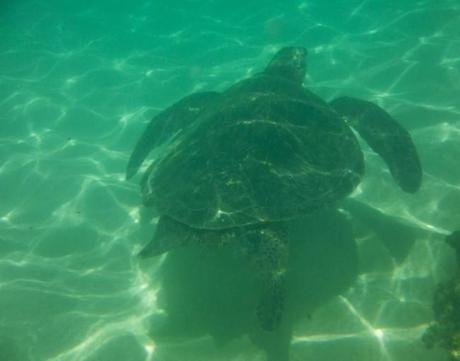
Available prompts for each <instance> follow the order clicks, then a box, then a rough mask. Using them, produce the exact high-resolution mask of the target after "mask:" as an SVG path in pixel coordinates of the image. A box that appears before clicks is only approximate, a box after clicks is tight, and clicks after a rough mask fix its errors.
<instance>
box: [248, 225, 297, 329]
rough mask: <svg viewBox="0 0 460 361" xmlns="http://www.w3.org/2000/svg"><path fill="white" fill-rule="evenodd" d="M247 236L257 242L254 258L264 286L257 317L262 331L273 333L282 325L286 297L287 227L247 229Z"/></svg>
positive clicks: (274, 226) (252, 241) (270, 226)
mask: <svg viewBox="0 0 460 361" xmlns="http://www.w3.org/2000/svg"><path fill="white" fill-rule="evenodd" d="M246 237H247V240H249V241H250V242H251V243H253V244H254V243H255V244H256V250H257V251H256V254H255V255H253V256H254V258H253V261H254V265H255V268H256V274H257V275H258V278H259V280H260V282H261V286H262V288H261V294H260V298H259V303H258V305H257V308H256V316H257V320H258V323H259V326H260V328H261V329H262V330H263V331H267V332H273V331H276V330H278V329H279V327H280V325H281V321H282V316H283V311H284V305H285V298H286V265H287V258H288V244H287V234H286V229H285V228H284V227H283V226H282V225H280V224H271V225H267V226H264V227H262V228H258V229H257V228H256V229H254V230H250V231H248V232H247V233H246Z"/></svg>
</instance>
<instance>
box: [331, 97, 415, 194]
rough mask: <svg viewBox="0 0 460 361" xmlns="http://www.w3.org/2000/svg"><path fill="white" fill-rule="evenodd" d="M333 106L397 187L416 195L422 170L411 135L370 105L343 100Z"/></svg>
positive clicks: (347, 99)
mask: <svg viewBox="0 0 460 361" xmlns="http://www.w3.org/2000/svg"><path fill="white" fill-rule="evenodd" d="M330 105H331V106H332V107H333V108H334V110H335V111H336V112H337V113H338V114H339V115H342V116H344V117H346V118H348V121H349V123H350V125H351V126H352V127H353V128H354V129H356V130H357V131H358V133H359V135H360V136H361V137H363V138H364V140H365V141H366V142H367V144H369V146H370V147H371V148H372V150H373V151H374V152H376V153H378V154H379V155H380V156H381V157H382V158H383V160H384V161H385V163H386V164H387V166H388V168H389V169H390V172H391V175H392V176H393V178H394V179H395V181H396V183H398V185H399V186H400V187H401V189H402V190H403V191H405V192H409V193H414V192H416V191H417V190H418V189H419V188H420V185H421V183H422V166H421V164H420V159H419V157H418V154H417V150H416V148H415V145H414V142H413V141H412V138H411V136H410V134H409V132H408V131H407V130H406V129H404V128H403V127H402V126H401V125H400V124H398V123H397V122H396V120H394V119H393V118H392V117H391V115H390V114H388V113H387V112H386V111H385V110H383V109H382V108H380V107H379V106H377V105H376V104H373V103H371V102H368V101H365V100H361V99H356V98H351V97H340V98H337V99H334V100H333V101H332V102H331V103H330Z"/></svg>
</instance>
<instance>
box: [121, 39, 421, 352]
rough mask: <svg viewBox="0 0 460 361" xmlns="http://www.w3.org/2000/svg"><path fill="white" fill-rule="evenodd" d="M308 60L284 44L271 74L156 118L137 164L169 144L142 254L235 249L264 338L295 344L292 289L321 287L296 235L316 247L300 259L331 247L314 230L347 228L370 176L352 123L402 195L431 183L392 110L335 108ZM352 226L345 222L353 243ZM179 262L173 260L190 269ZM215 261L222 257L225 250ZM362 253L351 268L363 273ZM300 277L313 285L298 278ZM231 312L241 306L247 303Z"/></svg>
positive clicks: (149, 199)
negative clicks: (353, 199) (347, 212)
mask: <svg viewBox="0 0 460 361" xmlns="http://www.w3.org/2000/svg"><path fill="white" fill-rule="evenodd" d="M306 57H307V51H306V50H305V49H304V48H300V47H286V48H282V49H281V50H279V51H278V52H277V53H276V54H275V55H274V56H273V58H272V59H271V61H270V62H269V63H268V65H267V67H266V68H265V69H264V70H263V71H262V72H260V73H257V74H255V75H253V76H252V77H250V78H248V79H245V80H242V81H240V82H237V83H236V84H234V85H233V86H231V87H230V88H229V89H227V90H226V91H224V92H222V93H217V92H203V93H196V94H192V95H190V96H188V97H185V98H183V99H181V100H179V101H178V102H177V103H175V104H173V105H172V106H171V107H169V108H167V109H166V110H164V111H163V112H161V113H160V114H158V115H157V116H156V117H155V118H154V119H153V120H152V122H151V123H150V124H149V125H148V127H147V129H146V130H145V132H144V133H143V135H142V136H141V138H140V139H139V141H138V143H137V144H136V146H135V148H134V151H133V153H132V155H131V158H130V160H129V163H128V167H127V178H130V177H132V176H133V175H134V174H136V172H137V171H138V169H139V167H140V166H141V164H142V163H143V161H144V160H145V158H146V157H147V155H148V154H149V153H150V151H152V150H153V149H155V148H159V147H161V150H162V151H161V154H158V156H157V157H156V159H155V160H154V161H153V162H152V164H151V165H150V167H149V168H148V169H147V171H146V173H145V175H144V177H143V179H142V182H141V188H142V197H143V201H144V205H145V206H147V207H153V208H155V210H156V211H157V213H158V214H159V216H160V217H159V221H158V224H157V227H156V230H155V234H154V237H153V239H152V241H151V242H150V243H148V244H147V246H146V247H145V248H144V249H143V250H142V251H141V253H140V256H141V257H143V258H149V257H155V256H158V255H160V254H162V253H164V252H171V255H173V252H174V253H177V254H178V255H180V253H181V251H180V248H181V247H182V248H183V249H188V250H189V251H190V252H195V251H196V252H198V251H199V249H208V250H209V252H211V253H212V252H219V251H220V250H221V249H232V252H235V254H237V256H236V259H237V260H238V261H239V262H243V263H245V262H247V264H248V267H250V270H248V271H247V272H244V273H245V274H246V275H250V277H249V280H248V281H247V282H254V284H252V285H251V287H252V290H254V291H253V292H251V293H250V294H251V295H255V296H254V299H252V300H251V303H250V304H248V305H246V306H245V307H242V309H245V310H247V311H248V312H249V313H250V314H249V313H248V315H247V316H248V320H249V321H248V322H250V323H251V325H253V326H254V327H255V328H257V332H254V333H253V334H254V335H257V334H259V333H261V334H265V335H266V337H265V338H266V339H270V336H273V335H275V334H278V335H279V336H283V335H286V336H285V337H284V336H283V337H284V339H286V340H288V339H290V335H289V332H290V331H289V330H285V326H284V325H289V324H290V320H289V317H290V315H289V312H288V310H293V309H295V306H293V304H295V302H294V301H293V300H294V299H297V297H294V296H291V295H290V293H291V292H294V290H295V291H296V292H297V291H298V292H301V293H302V294H303V293H308V292H309V290H311V289H312V288H311V287H309V286H308V282H310V284H311V282H314V277H313V276H312V274H313V272H314V271H315V267H311V268H309V267H310V266H309V265H306V266H305V265H304V262H300V265H299V266H298V267H297V266H296V262H297V261H296V257H297V256H299V255H298V254H297V253H298V252H297V251H295V247H296V242H295V241H294V239H295V234H296V232H297V231H294V230H295V229H299V227H300V229H302V232H301V233H302V237H301V238H302V239H303V241H300V242H299V244H300V245H301V246H305V247H307V245H310V246H312V247H313V245H315V246H314V247H313V248H312V249H305V250H304V249H302V248H301V251H300V252H299V253H302V254H301V255H300V256H299V257H311V258H312V259H314V258H315V252H320V251H322V250H323V247H324V249H327V248H328V247H331V245H330V244H328V243H332V241H330V240H329V239H328V238H329V237H327V236H326V234H327V232H326V230H325V231H324V232H326V233H325V234H323V235H319V236H318V239H321V240H322V241H320V242H319V243H320V247H319V248H318V247H317V245H316V243H317V241H316V240H314V239H310V237H309V236H308V235H309V233H310V229H313V228H314V226H315V224H316V223H317V222H319V219H321V222H327V221H326V219H328V218H330V219H334V220H336V221H337V223H338V224H341V223H342V221H340V217H339V214H338V213H337V211H335V209H336V208H337V207H338V206H339V205H340V203H341V202H342V201H343V200H344V199H345V198H346V197H347V196H348V195H349V194H350V193H351V192H352V191H353V190H354V189H355V188H356V186H357V185H358V184H359V182H360V181H361V178H362V176H363V174H364V157H363V153H362V151H361V148H360V146H359V143H358V140H357V138H356V136H355V135H354V133H353V131H352V129H351V128H353V129H354V130H355V131H357V132H358V133H359V135H360V136H361V137H362V138H363V139H364V140H365V141H366V142H367V143H368V144H369V146H370V147H371V148H372V149H373V150H374V151H375V152H376V153H378V154H379V155H380V156H381V157H382V158H383V160H384V161H385V163H386V164H387V166H388V168H389V170H390V172H391V174H392V176H393V178H394V179H395V181H396V183H397V184H398V185H399V186H400V187H401V189H402V190H404V191H406V192H410V193H413V192H416V191H417V190H418V189H419V187H420V184H421V179H422V170H421V165H420V161H419V158H418V155H417V151H416V149H415V146H414V144H413V142H412V139H411V137H410V135H409V133H408V132H407V131H406V130H405V129H404V128H402V127H401V126H400V125H399V124H398V123H397V122H396V121H395V120H394V119H393V118H392V117H391V116H390V115H389V114H388V113H387V112H385V111H384V110H383V109H381V108H380V107H378V106H377V105H375V104H373V103H370V102H367V101H364V100H359V99H354V98H349V97H341V98H337V99H335V100H333V101H332V102H329V103H328V102H325V101H323V100H322V99H321V98H319V97H318V96H317V95H315V94H313V93H312V92H310V91H309V90H308V89H306V88H304V87H303V86H302V83H303V79H304V77H305V73H306ZM326 215H327V216H326ZM321 222H319V223H321ZM346 227H347V226H346V225H345V223H344V225H343V226H340V227H339V229H341V232H342V233H343V234H344V237H345V238H346V239H347V240H348V241H347V242H348V243H350V241H351V240H352V236H351V235H349V236H346V235H347V234H348V232H347V231H346V230H345V229H346ZM322 228H324V227H322ZM352 243H353V242H351V243H350V244H352ZM211 249H214V251H211ZM184 252H185V251H184ZM304 253H307V255H304ZM175 257H176V256H174V257H171V258H172V260H171V261H170V262H171V263H172V264H176V263H177V264H180V262H173V261H174V259H175ZM209 258H210V259H208V262H213V260H215V259H216V258H218V254H216V255H213V256H210V257H209ZM243 259H244V260H243ZM300 259H301V258H300ZM352 260H353V257H349V259H347V260H346V261H347V267H343V270H342V272H345V270H348V269H350V270H351V271H353V269H354V267H355V266H353V264H354V262H352ZM184 262H185V260H184ZM243 263H242V265H243ZM331 264H332V263H331V262H329V267H330V265H331ZM241 267H243V266H241ZM305 267H306V268H305ZM174 268H177V269H179V265H175V266H174ZM217 269H219V267H217ZM222 269H224V268H223V267H222ZM215 272H217V271H215ZM224 273H225V272H224ZM352 273H353V272H352ZM296 274H299V275H301V276H298V278H299V282H301V283H302V287H301V286H300V283H299V284H298V285H297V284H296V286H295V287H294V286H292V284H291V283H292V282H294V281H293V277H294V275H296ZM296 277H297V276H296ZM321 277H322V276H321ZM350 277H351V276H350ZM294 278H295V277H294ZM351 278H352V277H351ZM305 279H307V280H308V282H306V283H305V284H304V283H303V281H304V280H305ZM339 279H340V277H339ZM347 282H348V281H347ZM215 283H216V287H217V286H218V284H219V282H218V280H215ZM338 284H341V282H338ZM325 285H327V283H325ZM341 287H343V286H341ZM341 287H333V288H334V292H336V291H337V288H341ZM304 288H305V289H304ZM323 293H327V292H319V293H318V294H321V295H322V294H323ZM215 294H219V293H215ZM172 298H173V297H169V301H168V303H170V302H172V301H171V299H172ZM203 298H206V296H205V295H203V296H202V297H201V299H203ZM299 298H302V297H300V296H299ZM321 298H324V297H323V296H322V297H321ZM203 302H204V301H203ZM308 302H310V300H308ZM311 302H313V301H311ZM171 307H172V306H171ZM229 307H230V311H233V310H234V308H233V307H236V305H235V306H232V305H229ZM235 309H236V308H235ZM176 311H177V312H178V310H176ZM254 320H255V321H254ZM253 321H254V322H253ZM283 337H281V338H283ZM216 338H217V339H218V338H219V337H216ZM254 339H255V340H256V342H259V343H264V341H263V338H261V339H260V340H257V336H254ZM267 347H269V346H267ZM268 354H269V355H270V354H273V353H270V352H269V353H268ZM279 359H282V358H281V356H280V358H279Z"/></svg>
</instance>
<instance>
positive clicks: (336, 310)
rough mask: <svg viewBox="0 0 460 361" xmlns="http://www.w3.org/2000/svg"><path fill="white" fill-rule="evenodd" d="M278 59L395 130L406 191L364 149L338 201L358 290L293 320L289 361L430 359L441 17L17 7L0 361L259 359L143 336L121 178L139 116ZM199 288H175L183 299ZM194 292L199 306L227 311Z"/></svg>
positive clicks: (452, 216)
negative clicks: (426, 339)
mask: <svg viewBox="0 0 460 361" xmlns="http://www.w3.org/2000/svg"><path fill="white" fill-rule="evenodd" d="M292 44H295V45H299V46H304V47H306V48H308V49H309V57H308V75H307V77H306V79H305V85H306V86H307V87H309V88H310V89H311V90H313V91H314V92H315V93H317V94H318V95H320V96H321V97H323V98H324V99H326V100H330V99H332V98H334V97H336V96H338V95H350V96H356V97H360V98H363V99H367V100H370V101H373V102H375V103H377V104H379V105H380V106H382V107H383V108H385V109H386V110H387V111H389V112H390V113H391V114H392V115H393V116H394V117H395V118H396V119H398V121H399V122H400V123H401V124H403V125H404V126H405V127H406V128H407V129H408V130H409V131H410V133H411V135H412V137H413V139H414V142H415V143H416V146H417V148H418V150H419V153H420V157H421V160H422V163H423V168H424V180H423V186H422V188H421V189H420V191H419V192H417V193H416V194H413V195H410V194H405V193H403V192H402V191H401V190H399V189H398V187H397V186H396V185H395V183H394V182H393V180H392V179H391V176H390V174H389V172H388V171H387V168H386V167H385V165H384V163H383V162H382V161H381V160H380V158H379V157H378V156H377V155H375V154H374V153H372V151H371V150H370V149H369V148H368V147H367V146H365V145H363V148H364V151H365V157H366V176H365V178H364V180H363V182H362V183H361V185H360V186H359V187H358V189H357V190H356V191H355V192H354V193H353V196H352V197H353V198H354V199H356V200H359V201H360V202H363V204H365V205H367V206H369V207H372V208H375V209H378V210H380V212H381V213H380V214H378V215H375V214H374V213H373V210H372V208H364V210H362V209H361V210H360V211H357V210H354V211H353V212H351V213H352V223H353V226H354V229H355V233H356V237H355V238H356V243H357V244H358V249H359V256H360V259H361V260H360V265H359V267H360V274H359V276H358V278H357V280H356V281H355V282H354V283H353V286H352V287H351V288H350V289H348V290H345V291H343V292H341V294H340V295H338V296H336V297H332V298H328V299H327V300H324V302H318V303H319V305H318V307H317V308H315V310H311V311H310V310H308V311H305V315H304V316H305V318H303V319H302V320H300V321H299V322H298V324H297V325H296V330H295V333H294V337H293V339H292V345H291V360H292V361H297V360H317V361H334V360H338V361H347V360H350V361H351V360H353V361H355V360H356V361H412V360H413V361H415V360H417V361H443V360H445V357H446V356H445V354H444V353H443V351H442V350H439V349H435V350H427V349H426V348H425V347H424V345H423V344H422V343H421V341H420V337H421V335H422V334H423V332H424V330H425V329H426V327H427V326H428V325H429V323H430V321H431V319H432V312H431V299H432V292H433V288H434V286H435V285H436V284H437V283H438V282H439V281H440V280H442V279H445V278H446V277H449V275H450V274H451V273H452V270H453V257H452V256H453V254H452V251H451V250H450V249H449V247H447V246H446V245H445V244H444V242H443V238H444V236H445V235H446V234H448V233H449V232H450V231H452V230H454V229H457V228H458V227H460V220H459V214H460V186H459V184H460V167H459V166H458V159H460V4H459V2H458V1H456V0H441V1H434V0H431V1H430V0H420V1H408V0H405V1H398V2H396V1H388V0H386V1H384V0H376V1H366V0H361V1H355V0H350V1H345V0H340V1H339V0H331V1H319V0H315V1H305V2H302V1H293V0H292V1H283V2H281V1H239V2H238V1H218V0H216V1H211V0H203V1H196V0H189V1H185V0H182V1H176V2H162V1H147V0H142V1H97V2H95V1H57V0H56V1H26V0H17V1H2V2H1V3H0V360H1V361H45V360H50V361H96V360H97V361H103V360H104V361H105V360H107V361H108V360H120V361H148V360H155V361H163V360H164V361H167V360H168V361H169V360H187V361H188V360H190V361H193V360H234V361H236V360H243V361H245V360H264V357H265V356H264V354H263V352H262V351H261V350H260V349H259V348H258V347H256V346H254V344H253V343H251V342H250V341H249V340H248V338H247V336H244V335H237V336H239V337H236V338H234V339H232V340H231V341H230V343H228V344H226V345H224V346H223V347H218V346H216V345H215V343H214V342H213V341H212V339H210V338H209V337H206V336H203V337H200V338H193V337H187V338H185V339H182V340H180V341H174V342H167V343H164V342H158V341H157V340H155V339H154V338H153V339H152V338H151V337H150V336H149V334H150V333H151V329H152V328H154V327H155V323H156V322H157V321H156V320H158V319H159V318H158V317H157V314H158V312H159V311H158V307H157V300H158V297H157V296H159V295H160V294H161V287H162V285H161V283H158V282H157V278H158V277H157V267H158V265H159V262H158V260H155V259H154V260H151V261H150V262H147V263H146V264H141V263H140V262H139V260H138V258H137V257H136V254H137V253H138V252H139V251H140V249H141V248H142V247H143V246H144V245H145V244H146V243H147V242H148V241H149V240H150V239H151V236H152V234H153V230H154V228H155V224H154V221H153V222H143V221H142V220H143V219H144V218H145V217H143V216H142V215H143V213H144V210H143V209H142V207H141V197H140V192H139V186H138V181H139V178H135V179H133V180H130V181H126V180H125V178H124V171H125V167H126V163H127V160H128V157H129V155H130V152H131V151H132V149H133V147H134V145H135V142H136V140H137V139H138V137H139V136H140V134H141V133H142V131H143V129H144V128H145V126H146V124H148V122H149V121H150V119H151V118H152V116H154V115H155V114H157V113H158V112H159V111H160V110H162V109H164V108H165V107H167V106H168V105H170V104H171V103H172V102H174V101H175V100H178V99H179V98H181V97H183V96H185V95H187V94H189V93H191V92H194V91H198V90H218V91H219V90H223V89H225V88H227V87H228V86H230V85H231V84H233V83H234V82H235V81H237V80H240V79H242V78H244V77H246V76H248V75H250V74H253V73H254V72H256V71H258V70H260V69H262V68H263V67H264V66H265V64H266V63H267V61H268V60H269V59H270V57H271V56H272V55H273V53H274V52H275V51H276V50H277V49H279V48H280V47H282V46H285V45H292ZM389 216H391V217H393V218H391V219H390V218H388V217H389ZM394 218H398V220H399V222H400V223H398V224H399V225H401V224H403V225H404V226H395V223H394V222H395V220H394ZM375 224H379V225H380V226H378V227H377V228H376V226H375ZM407 227H408V228H409V229H410V230H411V232H410V234H411V235H413V238H411V237H409V236H408V235H407V236H406V233H404V232H405V230H406V231H407V229H408V228H407ZM384 244H386V247H385V246H384ZM389 244H392V246H389ZM392 247H393V248H394V249H395V250H396V251H395V254H393V256H395V255H397V256H396V258H398V257H399V262H398V261H397V260H396V258H394V257H392V253H391V252H389V251H388V248H389V249H391V248H392ZM192 252H193V251H192ZM398 252H399V253H398ZM398 255H399V256H398ZM195 256H196V255H195ZM195 256H194V257H195ZM217 256H218V255H216V257H217ZM336 256H337V255H334V257H336ZM196 257H200V255H198V256H196ZM207 257H209V254H207ZM318 257H319V256H318ZM322 257H323V258H319V259H318V258H316V260H317V261H318V262H319V264H323V265H324V264H328V263H330V262H331V259H332V258H330V256H329V255H328V254H327V253H326V254H325V255H324V256H322ZM204 259H205V258H204ZM225 259H226V262H227V261H228V263H225V267H224V266H223V268H222V270H223V276H222V277H223V279H225V280H227V281H228V282H231V281H229V279H230V278H231V277H230V276H229V275H231V270H232V267H233V266H235V264H233V263H232V262H233V260H228V259H227V258H225ZM334 259H335V258H334ZM338 259H341V258H340V257H339V258H338ZM190 262H191V263H190V267H195V266H194V263H193V262H194V261H190ZM212 262H214V263H215V260H214V261H212ZM334 262H338V261H334ZM214 263H213V266H212V267H215V265H214ZM236 266H238V267H240V266H241V264H240V263H237V264H236ZM328 268H329V267H326V269H328ZM210 269H214V268H210ZM318 269H319V268H318ZM208 271H209V269H208ZM178 272H179V271H178ZM240 273H241V269H239V272H238V274H240ZM213 275H214V274H213ZM171 277H172V279H174V277H173V276H171ZM199 277H200V276H197V275H195V273H194V272H191V273H190V279H189V281H190V280H191V282H192V283H191V285H192V286H194V285H196V286H197V287H201V285H200V283H199V282H200V278H199ZM309 277H312V280H316V281H318V283H319V284H321V283H322V281H321V280H322V278H321V277H322V275H321V273H319V274H317V275H316V277H314V276H311V275H309ZM243 278H244V277H243ZM178 279H180V277H178ZM210 280H213V278H212V277H211V278H209V279H206V280H204V281H206V282H210ZM194 282H195V283H194ZM216 282H217V281H216ZM216 282H214V283H213V282H210V284H211V286H212V287H213V285H215V283H216ZM312 282H313V281H312ZM203 284H206V283H203ZM222 284H223V285H224V286H225V285H226V283H225V282H223V283H222ZM175 286H177V285H175ZM188 286H190V284H189V285H188ZM211 286H209V287H210V288H209V291H210V293H209V294H207V295H204V297H210V298H212V297H216V298H219V297H221V298H225V297H227V298H231V297H233V296H234V295H233V294H232V293H231V292H229V291H228V290H229V289H232V288H227V289H226V288H225V287H223V288H222V289H220V290H218V291H216V290H215V289H214V288H211ZM177 288H178V289H179V290H180V289H181V287H180V286H178V287H177ZM172 289H174V288H173V287H172ZM192 289H194V288H193V287H192ZM237 289H238V288H237ZM204 290H205V291H206V290H207V289H206V287H204ZM211 290H212V292H211ZM315 290H316V288H315V287H312V290H311V291H312V293H313V294H314V293H315ZM239 291H240V292H241V294H240V295H237V296H236V297H240V296H241V295H243V296H244V295H245V294H251V289H250V288H242V289H241V290H239ZM235 292H236V291H235ZM203 293H205V292H204V291H203ZM179 294H180V293H179ZM185 294H188V293H187V292H185ZM191 294H194V293H193V292H191ZM180 301H181V302H182V303H179V304H180V305H183V307H184V308H185V309H186V307H187V306H186V305H187V304H188V303H192V304H193V302H195V300H187V299H185V300H180ZM211 303H212V302H211ZM185 312H192V311H190V310H189V311H187V309H186V310H185ZM232 312H233V311H232V310H230V311H228V312H222V320H223V323H224V324H225V323H226V322H228V320H229V319H230V317H233V315H232ZM307 316H308V317H307ZM191 317H192V318H191V319H193V315H192V316H191ZM209 317H210V318H211V319H212V320H214V321H215V320H218V314H217V313H212V310H210V313H209ZM236 320H237V322H243V321H241V320H240V319H238V318H236ZM195 321H196V320H195ZM198 323H199V322H198ZM203 324H204V323H203ZM195 326H197V327H196V329H200V327H199V326H200V325H195ZM200 332H201V334H203V335H205V334H206V333H209V330H206V329H204V331H203V330H201V331H200ZM200 336H201V335H200Z"/></svg>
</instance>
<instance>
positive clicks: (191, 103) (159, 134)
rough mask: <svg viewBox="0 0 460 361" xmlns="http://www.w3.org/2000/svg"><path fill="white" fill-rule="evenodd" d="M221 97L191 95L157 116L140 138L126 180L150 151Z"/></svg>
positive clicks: (211, 93) (132, 155)
mask: <svg viewBox="0 0 460 361" xmlns="http://www.w3.org/2000/svg"><path fill="white" fill-rule="evenodd" d="M219 97H220V94H219V93H216V92H202V93H195V94H191V95H189V96H187V97H185V98H183V99H181V100H179V101H178V102H176V103H174V104H173V105H171V106H170V107H169V108H167V109H166V110H164V111H162V112H161V113H159V114H158V115H156V116H155V117H154V118H153V119H152V120H151V121H150V124H149V125H148V126H147V128H146V129H145V131H144V133H143V134H142V136H141V137H140V138H139V140H138V142H137V144H136V146H135V147H134V150H133V152H132V153H131V156H130V158H129V161H128V166H127V168H126V179H129V178H131V177H133V176H134V175H135V174H136V173H137V171H138V170H139V167H140V166H141V164H142V162H143V161H144V159H145V158H146V157H147V155H148V154H149V153H150V151H151V150H152V149H154V148H156V147H158V146H159V145H161V144H163V143H164V142H166V141H167V140H169V139H171V138H172V137H174V136H175V135H177V134H178V132H180V131H181V130H183V129H185V128H187V127H188V126H189V125H190V124H192V123H193V122H194V121H195V120H196V119H197V118H198V116H200V115H201V114H202V113H203V111H204V110H205V109H206V108H207V107H210V106H212V104H214V102H215V101H217V99H218V98H219Z"/></svg>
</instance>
